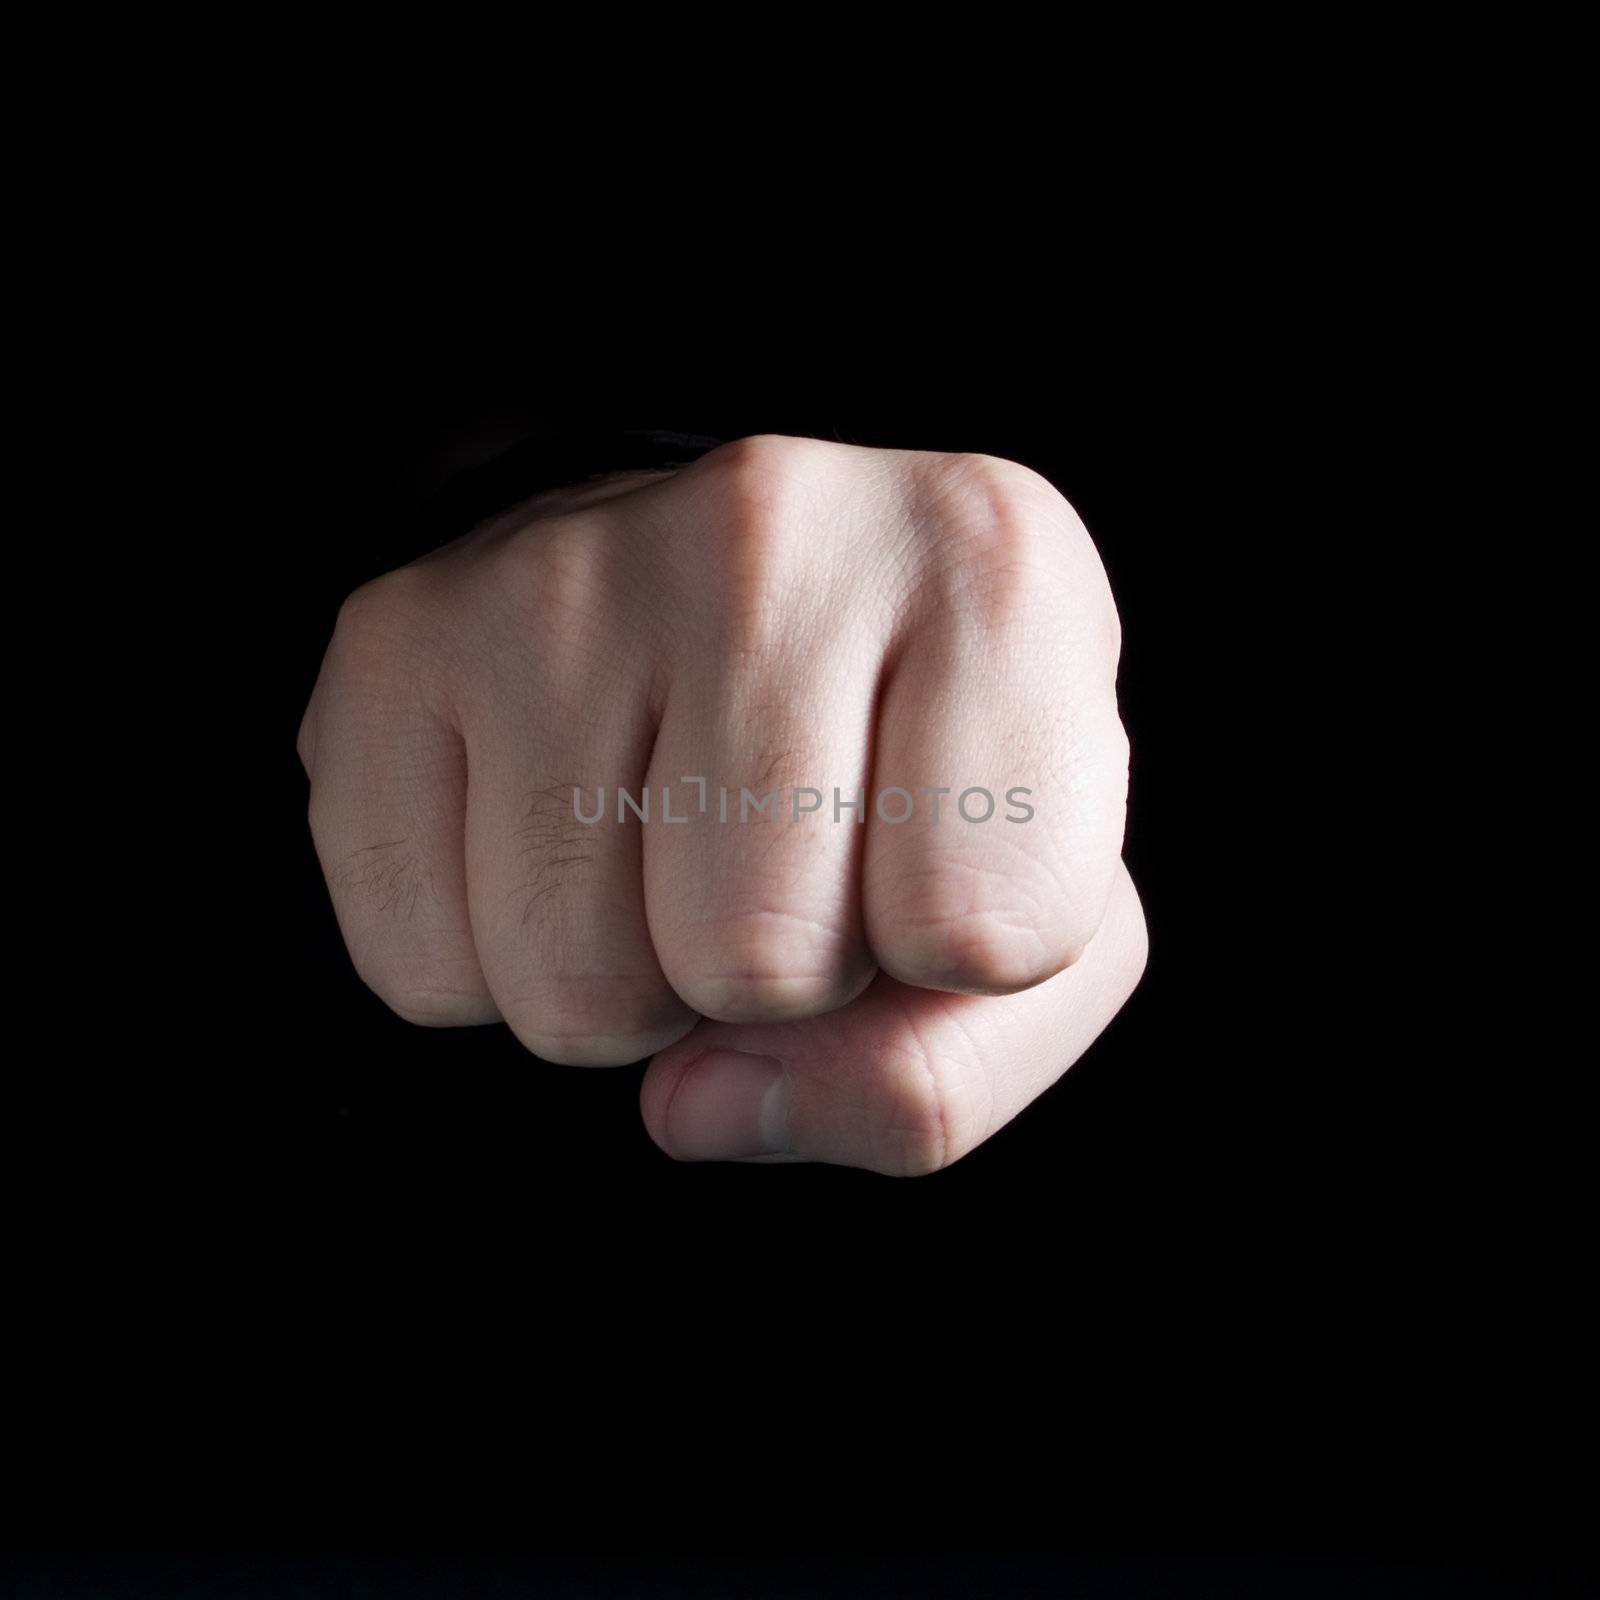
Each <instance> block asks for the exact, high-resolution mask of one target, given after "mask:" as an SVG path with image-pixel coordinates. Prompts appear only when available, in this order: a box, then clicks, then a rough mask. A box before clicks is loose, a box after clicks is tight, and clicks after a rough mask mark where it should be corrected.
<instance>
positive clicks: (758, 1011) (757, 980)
mask: <svg viewBox="0 0 1600 1600" xmlns="http://www.w3.org/2000/svg"><path fill="white" fill-rule="evenodd" d="M874 970H875V969H874V968H873V966H872V964H871V962H870V961H869V960H868V959H866V957H865V956H864V955H862V954H860V953H859V952H857V951H855V950H853V949H851V948H849V947H848V945H847V943H846V941H845V940H844V939H842V938H841V936H839V935H838V934H837V933H834V932H833V931H832V930H824V929H821V928H818V927H815V926H813V924H812V923H811V922H810V921H809V920H808V919H801V924H800V926H799V927H798V928H797V927H796V925H795V919H792V918H788V917H784V918H782V919H778V920H776V921H775V920H774V919H772V918H762V919H760V920H759V921H755V922H744V923H741V924H740V925H738V926H736V927H727V928H724V929H722V930H721V931H720V933H719V934H718V935H717V936H716V937H714V938H713V939H712V940H709V941H707V942H706V944H705V946H704V949H703V951H702V953H700V954H698V955H697V956H696V958H695V959H694V961H693V963H692V964H689V965H686V966H684V967H682V968H681V969H680V970H679V971H678V972H677V973H675V974H673V973H669V976H671V977H672V981H673V987H674V988H675V989H676V990H677V992H678V993H679V994H680V995H681V996H682V997H683V999H684V1001H685V1002H686V1003H687V1004H688V1005H690V1006H692V1007H693V1008H694V1010H695V1011H697V1012H699V1013H700V1015H701V1016H705V1017H710V1018H712V1019H713V1020H715V1021H718V1022H796V1021H800V1020H803V1019H804V1018H807V1017H815V1016H822V1015H824V1014H826V1013H827V1012H830V1011H836V1010H838V1009H839V1008H840V1007H841V1006H844V1005H847V1004H848V1003H849V1002H850V1001H851V1000H853V999H854V998H855V997H856V995H858V994H859V993H860V992H861V991H862V989H864V988H865V987H866V985H867V983H868V982H869V981H870V980H871V978H872V974H873V972H874Z"/></svg>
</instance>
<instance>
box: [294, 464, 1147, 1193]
mask: <svg viewBox="0 0 1600 1600" xmlns="http://www.w3.org/2000/svg"><path fill="white" fill-rule="evenodd" d="M1119 644H1120V639H1119V628H1118V622H1117V616H1116V610H1115V607H1114V605H1113V603H1112V599H1111V595H1110V591H1109V587H1108V585H1107V583H1106V579H1105V574H1104V571H1103V569H1102V567H1101V564H1100V561H1099V558H1098V556H1097V554H1096V552H1095V549H1094V546H1093V544H1092V543H1091V541H1090V539H1089V536H1088V534H1087V533H1086V532H1085V531H1084V529H1083V526H1082V524H1081V523H1080V521H1079V520H1078V518H1077V516H1076V515H1075V513H1074V512H1073V511H1072V508H1071V507H1070V506H1069V505H1068V504H1067V502H1066V501H1065V500H1064V499H1063V498H1062V497H1061V496H1060V495H1059V494H1058V493H1057V492H1056V491H1055V490H1054V489H1053V488H1052V487H1051V486H1050V485H1049V483H1047V482H1046V481H1045V480H1044V479H1043V478H1041V477H1039V476H1038V475H1037V474H1035V473H1033V472H1030V471H1029V470H1028V469H1026V468H1024V467H1021V466H1018V465H1016V464H1014V463H1011V462H1007V461H1002V460H999V459H997V458H994V457H990V456H979V455H945V454H936V453H932V452H923V451H899V450H871V449H863V448H858V447H855V446H848V445H840V444H834V443H830V442H823V441H818V440H810V439H791V438H784V437H779V436H773V435H763V436H757V437H754V438H749V439H742V440H739V441H737V442H735V443H733V444H728V445H724V446H722V447H720V448H718V449H716V450H714V451H712V452H711V453H710V454H709V455H706V456H704V457H702V458H701V459H700V460H698V461H696V462H695V463H694V464H693V465H691V466H689V467H687V468H684V469H683V470H681V471H678V472H676V473H665V474H658V473H644V474H638V473H635V474H627V475H622V476H619V477H617V478H615V479H613V480H611V481H609V482H606V483H604V484H601V485H598V486H590V487H588V488H577V489H574V490H570V491H561V492H557V493H556V494H554V495H546V496H541V497H538V498H536V499H535V500H534V501H533V502H530V503H529V505H527V506H525V507H522V508H519V509H518V511H516V512H514V513H510V514H508V515H506V516H504V517H500V518H497V519H495V520H494V521H492V522H490V523H488V524H487V525H485V526H484V527H483V528H480V529H478V530H477V531H476V532H474V533H472V534H470V535H468V536H467V537H466V538H464V539H461V540H458V541H456V542H455V543H454V544H453V545H450V546H447V547H446V548H445V549H444V550H442V551H440V552H437V553H436V554H434V555H432V556H429V557H427V558H425V559H424V560H422V561H420V562H416V563H414V564H412V565H410V566H407V567H403V568H401V569H399V570H398V571H395V572H391V573H388V574H386V575H385V576H383V577H381V578H378V579H376V580H375V581H373V582H372V583H369V584H367V585H365V586H364V587H362V588H361V589H359V590H357V591H356V592H355V593H354V594H353V595H352V596H351V597H350V598H349V600H348V601H346V603H345V605H344V607H343V609H342V611H341V613H340V617H339V621H338V624H337V626H336V628H335V631H334V636H333V640H332V642H331V644H330V646H329V649H328V652H327V656H326V658H325V660H324V662H323V667H322V672H321V675H320V677H319V679H318V681H317V686H316V689H315V690H314V692H313V694H312V698H311V703H310V705H309V706H308V708H307V711H306V715H305V718H304V721H303V723H302V726H301V730H300V740H299V748H300V754H301V759H302V761H303V762H304V764H305V767H306V770H307V773H308V774H309V776H310V778H311V801H310V818H311V828H312V834H313V838H314V840H315V843H316V848H317V853H318V856H319V858H320V860H321V862H322V865H323V868H324V871H325V873H326V875H327V878H328V882H329V886H330V891H331V893H332V897H333V904H334V909H335V912H336V914H337V916H338V919H339V926H340V929H341V931H342V933H343V935H344V939H345V943H346V945H347V947H348V949H349V951H350V954H351V957H352V959H353V961H354V963H355V966H356V969H357V971H358V972H359V973H360V975H361V976H362V978H363V979H364V980H365V981H366V982H367V983H368V984H369V985H370V986H371V987H372V988H373V989H374V990H375V991H376V992H377V993H378V994H379V995H380V996H381V997H382V998H383V999H384V1000H385V1001H386V1002H387V1003H388V1004H389V1005H390V1006H391V1007H392V1008H393V1009H394V1010H395V1011H397V1012H398V1013H399V1014H400V1015H401V1016H403V1017H406V1018H407V1019H409V1020H411V1021H413V1022H418V1023H423V1024H429V1025H435V1026H452V1025H461V1024H471V1023H483V1022H492V1021H495V1020H497V1019H501V1018H503V1019H504V1020H505V1021H506V1022H507V1023H508V1024H509V1025H510V1027H511V1028H512V1030H513V1031H514V1032H515V1033H516V1035H517V1037H518V1038H519V1039H520V1040H521V1041H522V1042H523V1043H524V1044H525V1045H526V1046H527V1047H528V1048H529V1049H530V1050H531V1051H533V1052H534V1053H535V1054H536V1055H538V1056H540V1057H542V1058H544V1059H545V1060H548V1061H555V1062H564V1063H569V1064H580V1065H593V1066H606V1065H620V1064H624V1063H627V1062H632V1061H636V1060H640V1059H642V1058H643V1057H646V1056H653V1057H654V1059H653V1061H652V1062H651V1064H650V1067H649V1069H648V1071H647V1072H646V1074H645V1078H644V1084H643V1088H642V1092H641V1106H642V1111H643V1115H644V1120H645V1125H646V1127H647V1128H648V1130H649V1132H650V1135H651V1137H652V1138H653V1139H655V1141H656V1142H657V1144H659V1145H660V1146H661V1147H662V1148H663V1149H664V1150H666V1151H667V1152H668V1153H669V1154H671V1155H674V1156H677V1157H679V1158H683V1159H751V1160H808V1161H828V1162H838V1163H843V1164H846V1165H850V1166H859V1167H867V1168H871V1169H874V1170H877V1171H880V1172H887V1173H920V1172H928V1171H932V1170H934V1169H936V1168H938V1167H941V1166H945V1165H948V1164H949V1163H950V1162H952V1161H954V1160H956V1159H957V1158H959V1157H960V1156H961V1155H963V1154H965V1153H966V1152H967V1151H969V1150H971V1149H972V1148H973V1147H974V1146H976V1145H977V1144H979V1143H981V1142H982V1140H984V1139H985V1138H987V1137H988V1135H989V1134H990V1133H992V1132H994V1131H995V1130H996V1129H997V1128H999V1127H1000V1126H1002V1125H1003V1124H1004V1123H1005V1122H1007V1121H1008V1120H1010V1118H1011V1117H1013V1116H1014V1115H1016V1113H1017V1112H1018V1111H1020V1110H1022V1109H1023V1107H1025V1106H1026V1105H1028V1104H1029V1103H1030V1102H1031V1101H1032V1100H1033V1099H1034V1098H1035V1097H1037V1096H1038V1095H1039V1094H1040V1093H1041V1092H1042V1091H1043V1090H1044V1089H1045V1088H1047V1087H1048V1086H1049V1085H1050V1084H1051V1083H1053V1082H1054V1081H1055V1080H1056V1079H1057V1078H1058V1077H1060V1075H1061V1074H1062V1073H1063V1072H1064V1071H1065V1070H1066V1069H1067V1067H1069V1066H1070V1065H1071V1064H1072V1062H1073V1061H1074V1060H1076V1059H1077V1057H1078V1056H1079V1055H1080V1054H1082V1052H1083V1051H1084V1050H1085V1049H1086V1048H1087V1047H1088V1045H1089V1044H1090V1043H1091V1042H1092V1041H1093V1040H1094V1038H1095V1037H1096V1036H1097V1035H1098V1034H1099V1032H1100V1031H1101V1030H1102V1029H1103V1028H1104V1027H1105V1025H1106V1024H1107V1022H1109V1020H1110V1019H1111V1017H1112V1016H1114V1015H1115V1013H1116V1012H1117V1010H1118V1009H1119V1008H1120V1007H1121V1005H1122V1004H1123V1002H1124V1001H1125V1000H1126V999H1127V997H1128V995H1129V994H1130V993H1131V992H1132V990H1133V988H1134V986H1135V985H1136V984H1137V982H1138V980H1139V976H1140V974H1141V972H1142V970H1143V967H1144V960H1145V948H1146V946H1145V928H1144V919H1143V915H1142V913H1141V910H1140V907H1139V902H1138V898H1137V896H1136V895H1135V893H1134V889H1133V886H1132V883H1131V882H1130V881H1129V878H1128V875H1127V873H1126V871H1125V870H1124V869H1123V867H1122V865H1121V861H1120V859H1119V852H1120V849H1121V841H1122V832H1123V818H1124V806H1125V799H1126V786H1127V760H1128V747H1127V741H1126V738H1125V735H1124V733H1123V729H1122V725H1121V722H1120V720H1119V718H1118V716H1117V709H1116V698H1115V676H1116V665H1117V657H1118V651H1119ZM619 790H620V791H626V794H627V801H624V800H623V798H622V796H621V795H620V794H619ZM646 791H648V800H647V799H646ZM724 791H725V792H726V796H727V804H726V811H725V812H724V806H723V801H722V794H723V793H724ZM773 791H776V795H775V796H774V797H772V798H768V797H769V796H773ZM851 801H857V802H858V803H857V804H855V805H851V804H850V803H849V802H851ZM758 802H765V804H764V806H758ZM597 806H598V807H599V809H598V810H597ZM986 807H987V809H986ZM641 812H644V815H645V817H647V818H648V820H644V819H643V818H642V817H641V815H640V813H641ZM724 814H725V815H726V820H725V821H724V820H723V816H724ZM902 817H903V820H897V819H901V818H902ZM591 819H594V820H591ZM619 819H620V820H619ZM979 819H981V820H979Z"/></svg>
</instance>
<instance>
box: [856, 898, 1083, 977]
mask: <svg viewBox="0 0 1600 1600" xmlns="http://www.w3.org/2000/svg"><path fill="white" fill-rule="evenodd" d="M1087 943H1088V935H1087V934H1086V933H1083V932H1082V931H1081V930H1080V929H1078V928H1076V927H1073V926H1071V925H1070V924H1069V925H1067V926H1066V927H1059V926H1058V927H1056V928H1054V929H1052V930H1050V933H1048V934H1047V933H1046V932H1045V931H1044V930H1043V929H1041V928H1040V927H1039V925H1038V924H1037V922H1035V921H1033V920H1018V919H1013V918H1011V917H1008V916H1005V915H1003V914H1001V913H999V912H996V911H965V912H962V913H959V914H956V915H950V914H941V913H939V912H937V911H924V912H922V913H920V914H918V913H917V912H915V911H914V912H912V914H911V915H909V916H908V917H906V918H904V919H901V920H900V921H899V923H898V926H897V931H896V933H895V935H894V937H893V939H892V940H891V941H890V945H891V953H890V954H888V955H887V956H886V957H885V958H884V965H885V967H886V968H887V969H888V970H889V971H890V972H891V973H892V974H893V975H894V976H895V977H897V978H898V979H900V981H901V982H902V983H909V984H912V985H914V986H915V987H917V988H923V989H943V990H947V991H949V992H952V993H957V994H987V995H1006V994H1017V993H1019V992H1020V991H1022V990H1024V989H1031V988H1032V987H1033V986H1034V985H1035V984H1038V983H1042V982H1044V980H1045V979H1046V978H1050V977H1053V976H1054V975H1055V974H1056V973H1057V972H1059V971H1060V970H1061V969H1062V968H1063V967H1064V966H1066V965H1067V964H1069V963H1070V962H1072V961H1074V960H1076V959H1077V957H1078V956H1079V955H1080V954H1081V953H1082V951H1083V947H1084V946H1085V945H1086V944H1087Z"/></svg>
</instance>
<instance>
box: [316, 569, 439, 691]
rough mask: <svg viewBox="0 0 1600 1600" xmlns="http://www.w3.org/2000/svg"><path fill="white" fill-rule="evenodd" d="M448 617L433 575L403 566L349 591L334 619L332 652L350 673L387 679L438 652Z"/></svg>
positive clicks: (340, 665)
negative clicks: (441, 604) (440, 605)
mask: <svg viewBox="0 0 1600 1600" xmlns="http://www.w3.org/2000/svg"><path fill="white" fill-rule="evenodd" d="M442 632H443V618H442V616H441V614H440V610H439V607H438V603H437V599H436V596H435V594H434V589H433V584H432V582H431V580H430V579H429V578H428V577H427V576H426V575H425V574H424V573H423V571H422V570H421V569H420V568H417V567H400V568H397V569H396V570H395V571H393V572H386V573H384V574H383V575H382V576H381V577H378V578H373V579H371V580H370V581H369V582H367V583H364V584H362V585H361V587H360V588H359V589H356V590H355V591H354V592H353V593H351V594H350V595H348V596H347V597H346V599H345V600H344V603H343V604H342V605H341V606H340V607H339V614H338V617H337V619H336V620H335V622H334V629H333V646H332V650H331V656H332V659H333V662H334V664H335V665H336V667H337V668H338V669H339V670H340V671H341V672H342V674H344V675H345V676H348V677H354V678H356V679H362V678H367V679H374V680H383V679H386V678H388V677H389V676H391V675H392V674H393V673H394V672H395V671H396V670H398V669H404V668H408V667H409V666H410V665H411V664H412V663H414V662H416V661H417V660H418V659H419V658H421V657H425V656H427V655H428V654H430V653H437V651H438V649H439V647H440V645H441V642H442Z"/></svg>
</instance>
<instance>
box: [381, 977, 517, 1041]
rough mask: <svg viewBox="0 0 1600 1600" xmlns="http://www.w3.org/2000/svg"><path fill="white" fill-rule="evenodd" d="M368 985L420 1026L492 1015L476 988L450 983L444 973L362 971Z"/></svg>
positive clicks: (456, 1024)
mask: <svg viewBox="0 0 1600 1600" xmlns="http://www.w3.org/2000/svg"><path fill="white" fill-rule="evenodd" d="M361 976H362V979H363V981H364V982H365V983H366V985H367V987H368V988H369V989H371V990H372V992H373V993H374V994H376V995H377V996H378V998H379V999H380V1000H382V1001H383V1003H384V1004H385V1005H386V1006H388V1008H389V1009H390V1010H391V1011H392V1012H394V1013H395V1015H396V1016H398V1017H400V1018H401V1019H402V1020H403V1021H406V1022H409V1023H412V1024H413V1025H415V1026H416V1027H419V1028H462V1027H469V1026H471V1025H472V1024H474V1023H478V1022H485V1021H488V1020H490V1019H491V1018H492V1017H493V1016H494V1008H493V1006H492V1005H491V1004H490V1003H489V1002H488V1001H487V1000H486V999H485V997H484V996H483V995H482V994H481V993H479V992H478V991H476V990H471V989H463V988H459V987H456V986H454V985H452V984H451V983H450V981H449V979H448V977H447V976H446V975H445V974H443V973H428V972H398V973H397V972H383V973H362V975H361Z"/></svg>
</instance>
